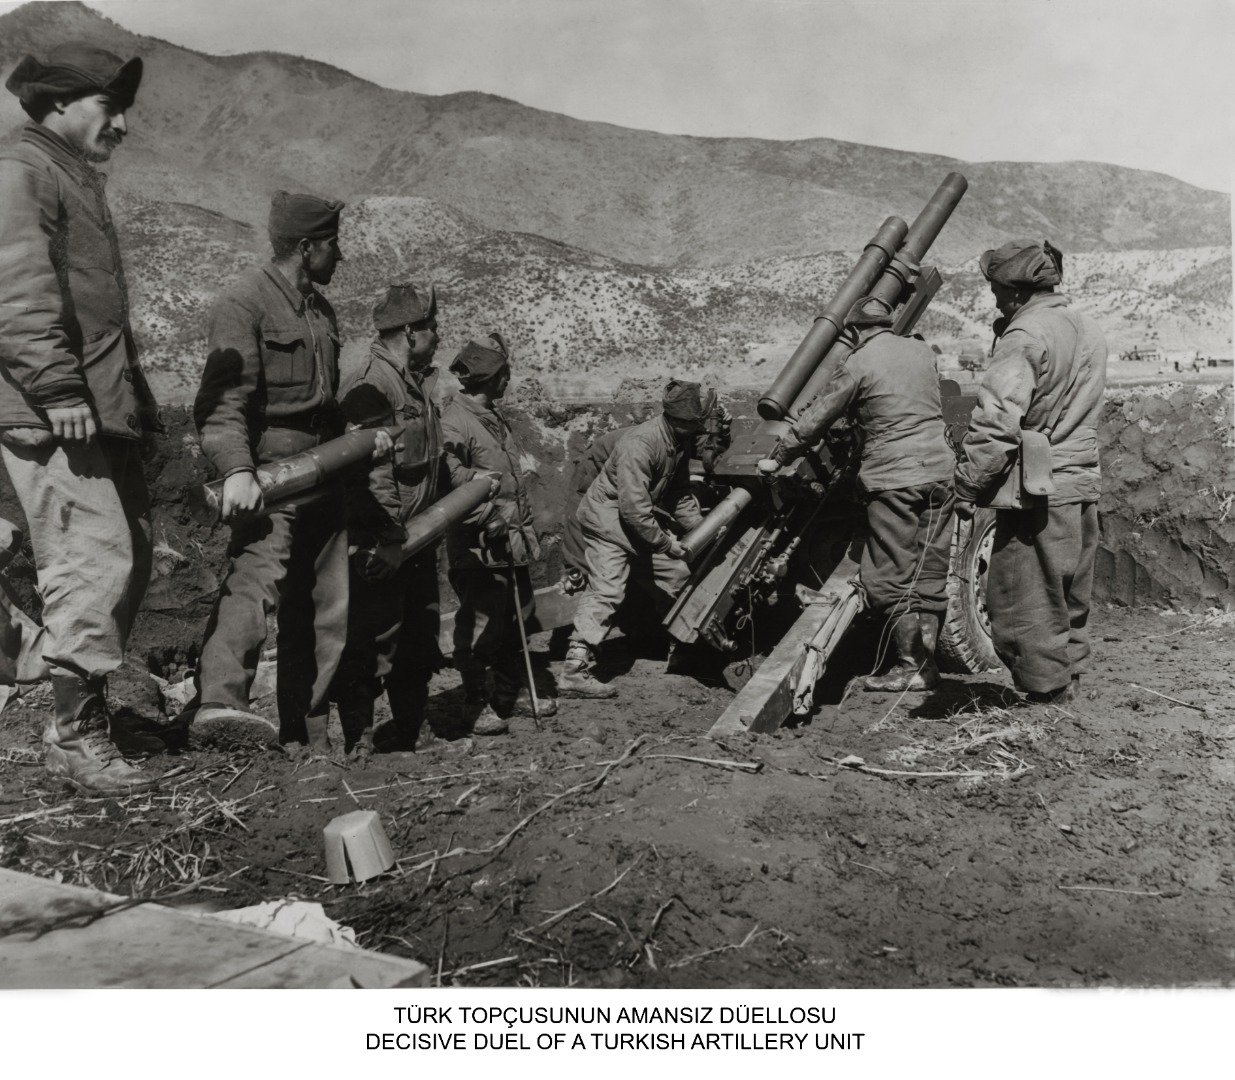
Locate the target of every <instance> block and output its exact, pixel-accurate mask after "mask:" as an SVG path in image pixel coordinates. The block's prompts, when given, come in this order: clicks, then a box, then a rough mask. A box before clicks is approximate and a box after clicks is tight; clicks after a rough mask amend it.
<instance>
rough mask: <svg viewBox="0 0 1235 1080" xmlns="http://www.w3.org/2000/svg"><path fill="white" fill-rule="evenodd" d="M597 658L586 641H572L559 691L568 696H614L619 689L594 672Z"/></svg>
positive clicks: (562, 695)
mask: <svg viewBox="0 0 1235 1080" xmlns="http://www.w3.org/2000/svg"><path fill="white" fill-rule="evenodd" d="M595 662H596V660H595V657H594V654H593V653H592V646H590V645H589V644H588V643H587V642H586V641H572V642H571V643H570V647H569V648H568V649H567V650H566V663H565V664H563V665H562V674H561V677H560V678H559V679H558V681H557V692H558V694H559V695H560V696H561V697H567V698H614V697H617V690H616V689H615V688H614V687H612V686H610V685H609V684H608V683H602V682H601V681H600V680H599V679H597V678H596V676H594V675H593V674H592V666H593V664H595Z"/></svg>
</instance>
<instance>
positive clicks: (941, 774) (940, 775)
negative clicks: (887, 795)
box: [810, 757, 990, 780]
mask: <svg viewBox="0 0 1235 1080" xmlns="http://www.w3.org/2000/svg"><path fill="white" fill-rule="evenodd" d="M823 760H824V761H826V762H828V763H829V764H831V765H836V766H837V767H839V768H842V769H852V770H853V771H854V772H862V773H870V774H871V775H872V776H908V777H916V778H917V779H927V780H938V779H946V778H949V777H952V778H959V779H963V780H981V779H983V778H985V777H987V776H989V775H990V774H989V773H985V772H980V771H978V770H976V769H941V770H939V771H937V772H919V771H916V770H914V769H879V768H876V767H875V766H874V765H867V764H866V762H864V761H863V760H862V759H861V758H853V759H851V758H834V757H824V758H823ZM810 776H811V777H812V779H815V780H827V779H829V777H826V776H820V775H818V774H816V773H811V774H810Z"/></svg>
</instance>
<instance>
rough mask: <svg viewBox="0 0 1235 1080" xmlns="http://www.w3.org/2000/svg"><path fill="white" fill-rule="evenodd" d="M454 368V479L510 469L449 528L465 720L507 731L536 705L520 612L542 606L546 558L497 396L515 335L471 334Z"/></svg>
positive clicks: (547, 704) (449, 423)
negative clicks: (539, 576)
mask: <svg viewBox="0 0 1235 1080" xmlns="http://www.w3.org/2000/svg"><path fill="white" fill-rule="evenodd" d="M450 370H451V371H452V372H453V373H454V374H455V375H456V376H458V379H459V383H460V385H461V390H460V392H459V393H458V394H457V395H456V396H455V399H454V400H453V401H452V402H451V403H450V405H449V406H448V407H447V408H446V410H445V412H444V413H443V414H442V434H443V437H444V439H445V443H446V462H447V465H448V466H449V469H450V481H451V484H452V485H453V486H454V487H459V486H460V485H462V484H465V483H467V481H469V480H472V479H475V477H477V476H482V475H485V474H490V475H496V476H497V477H498V478H500V488H499V490H498V493H497V495H496V496H494V498H493V499H491V500H490V501H489V502H486V503H483V504H482V505H481V506H480V507H479V508H478V509H477V510H476V511H474V512H473V513H472V514H470V515H468V516H467V517H466V518H464V519H463V521H462V522H460V523H459V524H458V525H455V526H453V527H452V528H451V529H450V531H449V532H447V534H446V553H447V557H448V558H449V560H450V584H451V586H452V587H453V588H454V590H455V592H456V593H457V594H458V596H459V610H458V612H457V613H456V614H455V627H454V662H455V667H456V668H458V669H459V674H460V675H461V676H462V678H463V694H464V705H463V722H464V724H465V726H466V727H467V729H468V730H469V731H471V732H472V733H473V734H475V735H501V734H503V733H504V732H506V731H508V730H509V725H508V724H507V719H508V717H510V716H512V715H515V714H521V715H530V712H531V697H530V695H529V693H528V689H527V686H526V685H525V683H526V676H525V674H524V670H525V669H524V663H523V658H522V656H521V653H520V639H519V626H518V623H517V621H516V620H517V619H518V618H519V617H520V615H519V612H522V618H523V621H524V623H525V624H526V623H527V622H529V621H530V620H531V619H532V618H533V616H534V615H535V613H536V606H535V604H536V601H535V595H534V594H533V592H532V579H531V575H530V573H529V571H528V567H529V564H530V563H532V562H534V561H535V560H536V559H538V558H540V542H539V540H538V539H537V537H536V530H535V528H534V526H533V523H532V508H531V504H530V502H529V501H528V495H527V487H526V485H525V483H524V479H523V471H522V469H521V467H520V464H519V459H520V457H521V454H522V451H521V450H520V449H519V444H518V443H517V442H515V436H514V432H513V431H511V428H510V423H509V422H508V421H507V419H506V417H505V416H503V415H502V412H501V410H500V409H499V408H498V405H497V403H498V401H499V400H500V399H501V397H502V396H503V395H504V394H505V393H506V387H507V386H508V385H509V383H510V350H509V349H508V348H507V347H506V342H505V341H503V340H502V337H501V335H500V334H496V333H494V334H490V335H489V337H488V344H487V345H481V344H479V343H477V342H475V341H469V342H468V343H467V344H466V345H465V346H464V347H463V348H462V349H461V350H460V351H459V354H458V355H457V356H456V357H455V358H454V360H453V361H452V362H451V365H450ZM516 594H517V597H516ZM516 603H518V604H519V608H518V609H516V607H515V604H516ZM490 683H492V686H490ZM539 705H540V714H541V715H542V716H552V715H553V714H554V713H555V712H556V711H557V703H556V702H555V701H554V700H553V699H552V698H551V697H547V696H546V697H541V698H540V700H539Z"/></svg>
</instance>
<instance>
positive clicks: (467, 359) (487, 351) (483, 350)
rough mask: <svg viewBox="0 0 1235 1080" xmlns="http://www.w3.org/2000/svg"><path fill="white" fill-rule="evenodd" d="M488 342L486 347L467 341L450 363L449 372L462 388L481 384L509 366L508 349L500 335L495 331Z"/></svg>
mask: <svg viewBox="0 0 1235 1080" xmlns="http://www.w3.org/2000/svg"><path fill="white" fill-rule="evenodd" d="M488 340H489V342H490V344H489V345H487V346H486V345H480V344H478V343H477V342H475V341H469V342H468V343H467V344H466V345H464V346H463V348H461V349H460V350H459V352H458V353H457V354H456V356H455V358H454V359H453V360H452V361H451V362H450V370H451V371H452V372H453V373H454V374H455V375H456V376H457V377H458V379H459V382H461V383H462V384H463V385H464V386H471V385H474V384H475V383H482V382H484V381H485V380H486V379H491V378H493V376H494V375H496V374H498V373H499V372H500V371H501V370H502V368H505V367H509V366H510V349H509V348H508V347H507V345H506V342H505V340H504V339H503V338H502V335H501V334H499V333H498V332H497V331H496V330H495V331H493V333H491V334H490V335H489V337H488Z"/></svg>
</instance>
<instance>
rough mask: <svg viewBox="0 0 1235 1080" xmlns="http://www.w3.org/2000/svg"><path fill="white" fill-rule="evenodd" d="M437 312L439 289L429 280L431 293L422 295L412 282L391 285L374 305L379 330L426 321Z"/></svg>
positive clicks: (376, 325) (374, 315) (374, 319)
mask: <svg viewBox="0 0 1235 1080" xmlns="http://www.w3.org/2000/svg"><path fill="white" fill-rule="evenodd" d="M436 314H437V289H436V288H435V287H434V285H433V282H429V295H428V296H422V295H421V294H420V293H419V292H417V291H416V286H415V285H414V284H413V283H412V282H410V281H409V282H407V283H406V284H404V285H391V286H390V288H388V289H387V290H386V293H385V295H384V296H383V297H382V298H381V299H380V300H379V301H378V302H377V303H376V304H374V305H373V325H374V327H376V328H377V329H378V330H394V329H395V328H396V327H400V326H409V325H411V324H412V323H419V322H424V321H425V320H426V319H431V318H433V316H434V315H436Z"/></svg>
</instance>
